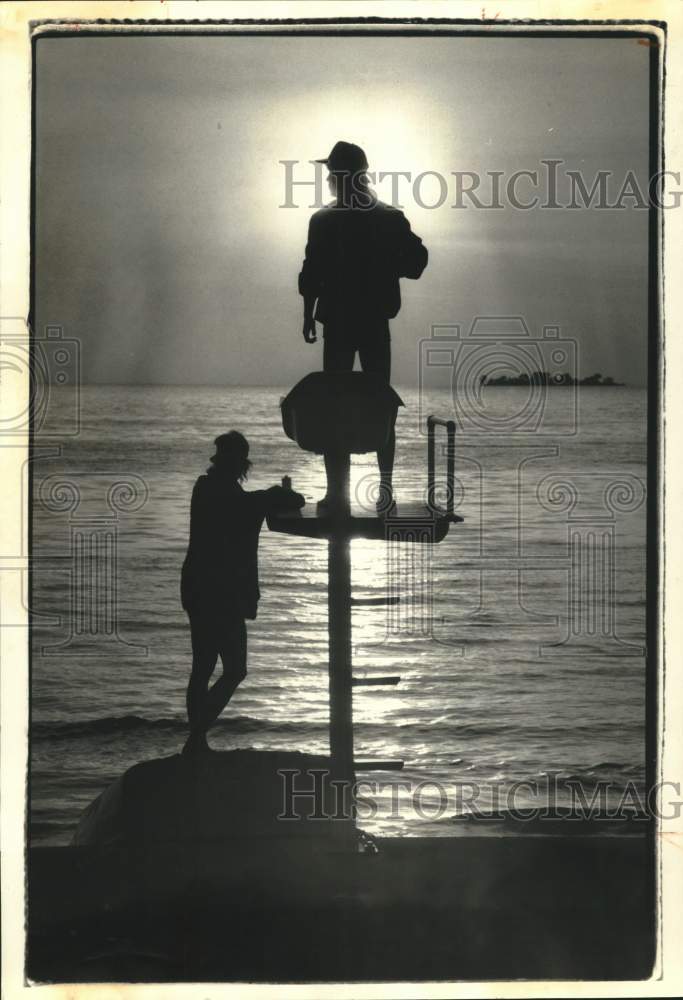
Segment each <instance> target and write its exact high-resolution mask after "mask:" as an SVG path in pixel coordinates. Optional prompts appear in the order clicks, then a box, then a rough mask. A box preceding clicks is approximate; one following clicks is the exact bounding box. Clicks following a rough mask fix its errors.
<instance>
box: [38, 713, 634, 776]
mask: <svg viewBox="0 0 683 1000" xmlns="http://www.w3.org/2000/svg"><path fill="white" fill-rule="evenodd" d="M354 728H355V729H356V730H357V731H362V732H364V733H365V734H366V735H368V736H370V735H372V734H373V733H375V734H377V735H384V736H386V735H387V734H390V733H395V732H396V731H402V732H410V731H412V732H414V733H416V734H417V733H429V735H430V737H431V739H432V741H433V742H434V747H435V749H437V746H438V740H437V739H436V738H435V737H436V735H437V734H439V735H440V736H443V737H459V738H462V737H467V736H471V737H474V738H477V737H500V736H503V735H507V736H509V735H510V734H511V733H514V734H518V735H520V736H524V737H527V738H529V737H547V736H548V734H549V733H552V734H553V736H558V735H559V734H569V735H573V734H576V733H582V734H585V733H608V732H618V733H620V734H622V735H623V733H624V729H625V723H624V722H609V721H600V722H595V723H587V724H583V725H579V726H576V725H574V726H572V725H566V726H560V725H557V724H556V723H550V724H549V725H548V726H538V725H525V724H521V723H514V724H511V723H506V722H501V723H498V724H491V723H482V724H478V723H461V724H459V723H458V722H457V720H454V719H453V718H449V717H447V716H446V717H443V716H442V717H441V718H440V719H436V720H434V721H432V722H427V721H424V720H407V721H403V722H398V721H396V720H393V721H390V722H380V723H374V722H356V723H355V724H354ZM628 728H629V729H632V730H634V731H637V732H639V731H640V730H641V729H642V728H643V727H642V724H641V723H638V722H634V723H632V724H631V725H629V726H628ZM212 729H213V730H215V731H218V732H221V731H223V732H228V733H261V734H265V733H296V734H299V735H300V736H311V735H317V734H322V735H326V734H327V731H328V723H327V721H326V720H324V719H323V720H320V721H310V720H301V721H287V720H280V719H259V718H255V717H253V716H250V715H237V716H225V717H222V718H219V719H218V720H217V722H215V723H214V726H213V727H212ZM139 730H145V731H154V732H169V733H179V732H185V731H186V730H187V722H186V720H185V719H184V718H181V717H178V716H171V717H166V718H148V717H145V716H142V715H120V716H116V715H114V716H104V717H102V718H97V719H75V720H60V721H39V722H34V723H33V724H32V726H31V737H32V739H35V740H60V739H61V740H69V739H79V738H83V737H88V736H94V735H100V736H106V735H111V736H117V735H121V734H125V733H130V732H135V731H139ZM599 766H600V765H599ZM602 766H603V767H605V768H609V767H611V766H612V765H611V764H610V763H609V762H608V763H607V764H604V765H602Z"/></svg>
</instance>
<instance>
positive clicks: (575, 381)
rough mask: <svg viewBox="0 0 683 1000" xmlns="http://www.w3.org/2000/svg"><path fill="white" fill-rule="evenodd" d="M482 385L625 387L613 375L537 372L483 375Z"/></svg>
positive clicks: (480, 382) (480, 381)
mask: <svg viewBox="0 0 683 1000" xmlns="http://www.w3.org/2000/svg"><path fill="white" fill-rule="evenodd" d="M479 384H480V385H599V386H623V385H624V383H623V382H615V381H614V379H613V378H612V376H611V375H601V374H600V372H596V373H595V374H594V375H587V376H586V377H585V378H574V376H573V375H570V374H569V372H561V373H558V374H556V375H551V374H550V372H545V371H543V372H541V371H536V372H532V373H531V375H527V374H526V373H524V374H522V373H521V372H520V373H519V374H518V375H496V376H493V375H482V376H481V379H480V380H479Z"/></svg>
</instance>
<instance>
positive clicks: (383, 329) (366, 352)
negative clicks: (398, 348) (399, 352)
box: [323, 319, 391, 382]
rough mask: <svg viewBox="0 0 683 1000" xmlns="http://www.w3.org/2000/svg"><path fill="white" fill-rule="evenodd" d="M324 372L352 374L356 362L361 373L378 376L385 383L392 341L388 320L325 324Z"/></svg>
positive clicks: (387, 379)
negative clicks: (356, 359)
mask: <svg viewBox="0 0 683 1000" xmlns="http://www.w3.org/2000/svg"><path fill="white" fill-rule="evenodd" d="M323 337H324V345H323V370H324V371H326V372H350V371H353V362H354V360H355V357H356V352H358V360H359V361H360V366H361V368H362V369H363V371H364V372H367V373H368V374H369V375H379V376H380V378H383V379H384V381H385V382H389V381H390V376H391V337H390V334H389V320H387V319H374V320H367V319H365V320H353V321H347V322H340V321H334V322H330V323H325V325H324V327H323Z"/></svg>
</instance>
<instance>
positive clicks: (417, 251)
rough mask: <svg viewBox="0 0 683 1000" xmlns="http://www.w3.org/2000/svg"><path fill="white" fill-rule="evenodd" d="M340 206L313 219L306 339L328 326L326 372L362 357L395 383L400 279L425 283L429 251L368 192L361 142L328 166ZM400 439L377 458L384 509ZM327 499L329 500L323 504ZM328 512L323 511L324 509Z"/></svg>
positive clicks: (305, 273) (344, 146)
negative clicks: (392, 327) (393, 337)
mask: <svg viewBox="0 0 683 1000" xmlns="http://www.w3.org/2000/svg"><path fill="white" fill-rule="evenodd" d="M316 162H318V163H325V164H326V165H327V167H328V170H329V177H328V183H329V186H330V191H331V192H332V194H333V196H334V198H335V201H334V202H332V203H331V204H330V205H328V206H326V207H325V208H321V209H320V210H319V211H318V212H316V213H315V214H314V215H313V216H312V217H311V221H310V223H309V229H308V243H307V244H306V256H305V260H304V264H303V267H302V269H301V274H300V275H299V291H300V293H301V294H302V295H303V297H304V327H303V335H304V340H305V341H306V343H307V344H314V343H315V342H316V340H317V331H316V326H315V324H316V320H317V321H318V322H320V323H322V324H323V337H324V348H323V369H324V370H325V371H326V372H348V371H352V369H353V363H354V360H355V356H356V352H358V357H359V361H360V364H361V368H362V369H363V371H364V372H368V373H371V374H374V375H379V376H380V377H381V378H383V379H386V381H387V382H388V381H389V379H390V375H391V342H390V334H389V320H390V319H393V318H394V316H396V315H397V313H398V311H399V309H400V308H401V292H400V287H399V278H419V277H420V275H421V274H422V272H423V271H424V269H425V267H426V266H427V250H426V248H425V247H424V246H423V244H422V240H421V239H420V238H419V237H418V236H416V235H415V234H414V233H413V232H412V231H411V228H410V223H409V222H408V220H407V219H406V217H405V216H404V214H403V212H401V211H400V210H399V209H396V208H392V207H391V206H390V205H385V204H383V202H381V201H379V200H378V199H377V197H376V196H375V194H374V192H373V191H371V190H370V188H369V187H368V178H367V174H366V171H367V168H368V161H367V159H366V156H365V153H364V152H363V150H362V149H361V148H360V146H356V145H354V144H353V143H349V142H338V143H336V145H335V146H334V148H333V149H332V152H331V153H330V155H329V156H328V157H327V159H325V160H318V161H316ZM394 451H395V437H394V432H393V430H392V432H391V437H390V439H389V441H388V442H387V444H386V445H385V447H384V448H383V449H382V450H381V451H380V452H378V453H377V462H378V465H379V471H380V496H379V499H378V501H377V509H378V511H380V512H387V511H389V510H390V509H391V508H392V507H393V506H394V501H393V492H392V478H393V469H394ZM326 502H327V498H325V499H324V500H322V501H321V505H324V504H325V503H326ZM319 506H320V505H319Z"/></svg>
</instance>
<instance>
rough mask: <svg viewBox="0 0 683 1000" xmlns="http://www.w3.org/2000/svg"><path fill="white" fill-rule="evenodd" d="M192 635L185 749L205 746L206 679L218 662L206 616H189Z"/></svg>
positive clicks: (213, 632)
mask: <svg viewBox="0 0 683 1000" xmlns="http://www.w3.org/2000/svg"><path fill="white" fill-rule="evenodd" d="M190 632H191V636H192V673H191V674H190V681H189V683H188V685H187V719H188V722H189V724H190V738H189V739H188V741H187V743H186V744H185V748H184V749H185V750H186V751H189V750H195V749H206V748H207V742H206V730H207V729H208V726H207V725H206V715H207V712H206V708H207V699H208V693H209V680H210V679H211V675H212V673H213V672H214V670H215V668H216V663H217V662H218V642H217V639H216V635H215V630H214V629H213V628H212V627H211V622H210V620H209V619H207V618H204V617H203V616H202V615H191V616H190Z"/></svg>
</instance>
